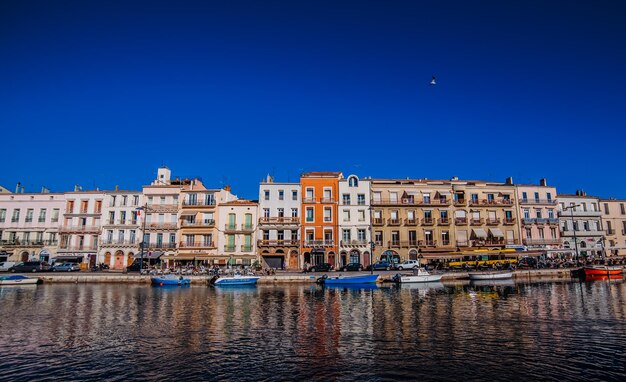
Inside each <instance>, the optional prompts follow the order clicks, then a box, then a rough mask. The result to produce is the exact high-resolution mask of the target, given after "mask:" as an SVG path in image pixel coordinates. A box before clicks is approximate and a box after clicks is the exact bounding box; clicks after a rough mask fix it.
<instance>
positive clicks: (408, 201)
mask: <svg viewBox="0 0 626 382" xmlns="http://www.w3.org/2000/svg"><path fill="white" fill-rule="evenodd" d="M371 204H372V205H373V206H398V205H409V206H416V205H417V203H416V202H415V200H414V199H412V198H405V199H402V200H398V199H379V200H372V202H371Z"/></svg>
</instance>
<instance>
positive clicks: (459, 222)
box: [454, 218, 467, 225]
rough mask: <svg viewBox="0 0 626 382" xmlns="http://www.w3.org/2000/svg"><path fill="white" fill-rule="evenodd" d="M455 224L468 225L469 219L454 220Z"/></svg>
mask: <svg viewBox="0 0 626 382" xmlns="http://www.w3.org/2000/svg"><path fill="white" fill-rule="evenodd" d="M454 224H456V225H467V218H454Z"/></svg>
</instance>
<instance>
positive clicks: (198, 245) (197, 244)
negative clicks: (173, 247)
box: [178, 241, 215, 248]
mask: <svg viewBox="0 0 626 382" xmlns="http://www.w3.org/2000/svg"><path fill="white" fill-rule="evenodd" d="M178 246H179V248H215V243H214V242H212V241H209V242H205V241H194V242H193V243H188V242H186V241H181V242H180V243H179V245H178Z"/></svg>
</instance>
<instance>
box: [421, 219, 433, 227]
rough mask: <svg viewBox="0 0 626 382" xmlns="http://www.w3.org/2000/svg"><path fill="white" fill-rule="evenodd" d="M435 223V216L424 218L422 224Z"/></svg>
mask: <svg viewBox="0 0 626 382" xmlns="http://www.w3.org/2000/svg"><path fill="white" fill-rule="evenodd" d="M433 224H435V219H433V218H422V225H433Z"/></svg>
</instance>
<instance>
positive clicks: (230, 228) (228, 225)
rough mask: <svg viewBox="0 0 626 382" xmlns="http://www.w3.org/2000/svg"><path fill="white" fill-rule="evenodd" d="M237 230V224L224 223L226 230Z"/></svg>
mask: <svg viewBox="0 0 626 382" xmlns="http://www.w3.org/2000/svg"><path fill="white" fill-rule="evenodd" d="M236 230H237V224H228V223H226V224H224V231H236Z"/></svg>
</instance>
